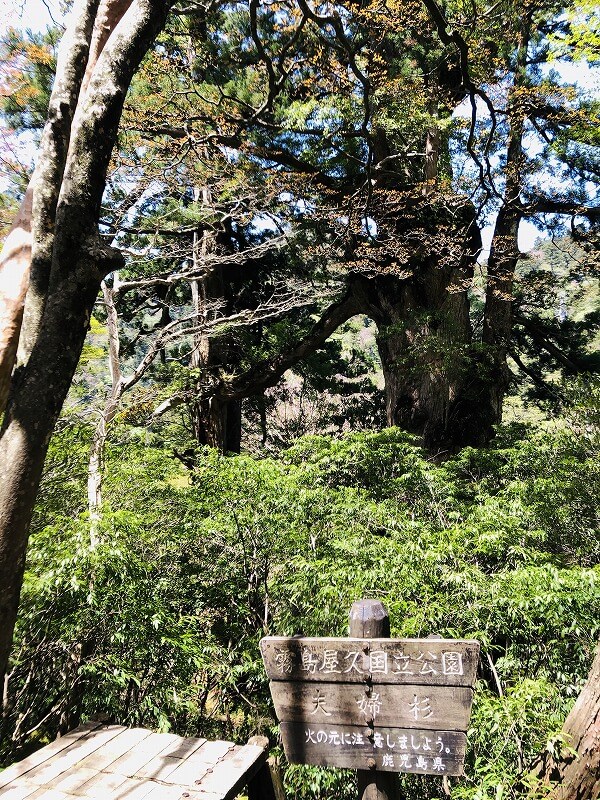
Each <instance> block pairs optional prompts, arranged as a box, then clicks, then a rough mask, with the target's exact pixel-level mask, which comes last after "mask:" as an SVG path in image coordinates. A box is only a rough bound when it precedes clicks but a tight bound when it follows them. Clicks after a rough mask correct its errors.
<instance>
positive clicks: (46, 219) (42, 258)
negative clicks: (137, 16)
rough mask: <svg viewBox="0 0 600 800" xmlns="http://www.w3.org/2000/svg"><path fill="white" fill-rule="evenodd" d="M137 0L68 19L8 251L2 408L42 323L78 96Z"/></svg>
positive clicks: (1, 259) (84, 10)
mask: <svg viewBox="0 0 600 800" xmlns="http://www.w3.org/2000/svg"><path fill="white" fill-rule="evenodd" d="M131 1H132V0H102V2H101V3H100V8H99V9H98V0H78V2H75V4H74V6H73V9H72V12H71V14H70V16H69V19H68V22H67V28H66V31H65V36H64V37H63V41H62V44H61V48H60V51H59V60H58V63H57V68H56V77H55V80H54V85H53V90H52V94H51V98H50V104H49V111H48V122H47V124H46V126H45V129H44V132H43V134H42V142H41V146H40V154H39V156H38V168H37V169H36V170H35V172H34V174H33V176H32V178H31V180H30V182H29V186H28V187H27V191H26V193H25V197H24V198H23V201H22V203H21V207H20V209H19V212H18V214H17V217H16V218H15V221H14V223H13V225H12V227H11V230H10V232H9V234H8V237H7V239H6V241H5V243H4V246H3V248H2V253H1V254H0V413H2V411H3V410H4V408H5V406H6V402H7V399H8V392H9V387H10V380H11V375H12V371H13V368H14V365H15V361H16V360H17V354H18V358H19V361H20V362H21V363H23V364H24V363H26V361H27V359H28V357H29V354H30V352H31V349H32V347H33V343H34V342H35V338H36V336H37V331H38V329H39V324H40V320H41V314H42V312H43V308H44V303H45V293H46V290H47V286H48V280H49V275H50V267H51V265H50V259H51V248H52V230H53V225H54V215H55V212H56V205H57V202H58V194H59V191H60V187H61V176H62V170H63V169H64V166H65V163H66V156H67V149H68V146H69V139H70V133H71V125H72V123H73V114H74V111H75V109H76V107H77V103H78V97H79V94H80V93H81V92H83V91H85V89H86V88H87V84H88V83H89V80H90V78H91V76H92V72H93V69H94V67H95V65H96V63H97V61H98V58H99V56H100V54H101V52H102V50H103V48H104V46H105V44H106V42H107V41H108V39H109V37H110V34H111V33H112V31H113V30H114V29H115V27H116V25H117V24H118V22H120V20H121V19H122V17H123V15H124V13H125V11H126V10H127V9H128V8H129V6H130V5H131ZM96 12H97V13H96ZM92 26H93V33H92ZM90 37H91V46H90ZM88 53H89V58H88ZM34 187H35V197H36V201H35V202H36V207H35V210H34V208H33V202H32V201H33V198H34ZM34 216H35V219H36V222H35V223H34V224H33V227H34V228H35V229H34V230H33V231H32V217H34ZM34 239H35V246H34V247H33V253H32V242H33V240H34ZM32 257H33V261H34V263H33V265H32ZM30 274H31V277H30ZM30 286H31V290H30V291H28V289H29V288H30ZM25 306H26V309H25Z"/></svg>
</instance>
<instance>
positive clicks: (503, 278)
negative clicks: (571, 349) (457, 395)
mask: <svg viewBox="0 0 600 800" xmlns="http://www.w3.org/2000/svg"><path fill="white" fill-rule="evenodd" d="M530 14H531V12H528V13H525V14H524V15H523V19H522V25H521V29H520V31H519V40H518V43H517V45H518V46H517V56H516V68H515V77H514V82H513V86H512V89H511V91H510V92H509V96H508V101H507V102H508V115H507V120H508V126H509V131H508V138H507V145H506V169H505V176H506V185H505V189H504V196H503V198H502V205H501V207H500V211H499V212H498V217H497V218H496V224H495V226H494V233H493V236H492V245H491V248H490V257H489V259H488V267H487V285H486V295H485V309H484V319H483V333H482V342H483V344H484V345H485V347H486V363H485V366H484V369H483V373H484V374H483V384H484V385H482V388H483V391H482V404H483V405H482V408H483V407H484V406H485V407H486V413H487V415H488V416H489V418H490V419H491V420H492V422H493V423H494V424H496V423H499V422H501V421H502V404H503V401H504V396H505V395H506V391H507V389H508V383H509V378H510V372H509V369H508V365H507V361H506V360H507V356H508V351H509V347H510V339H511V333H512V304H513V289H514V279H515V272H516V268H517V262H518V260H519V245H518V236H519V224H520V222H521V219H522V216H523V212H522V207H521V190H522V168H523V164H522V162H523V136H524V133H525V119H526V113H525V111H524V109H523V104H522V103H523V101H522V99H521V94H522V90H523V88H524V86H525V85H526V83H527V75H526V69H527V51H528V48H529V40H530V35H531V18H530Z"/></svg>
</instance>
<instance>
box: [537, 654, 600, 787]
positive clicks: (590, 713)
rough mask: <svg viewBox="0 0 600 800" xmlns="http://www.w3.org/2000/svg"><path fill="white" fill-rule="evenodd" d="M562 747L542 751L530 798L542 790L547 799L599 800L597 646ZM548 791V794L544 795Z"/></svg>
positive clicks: (599, 669) (599, 670) (599, 674)
mask: <svg viewBox="0 0 600 800" xmlns="http://www.w3.org/2000/svg"><path fill="white" fill-rule="evenodd" d="M562 739H563V742H564V745H562V746H561V745H560V744H558V746H557V751H558V752H555V753H554V754H551V753H549V752H547V751H546V752H544V754H543V755H542V756H541V757H540V759H539V760H538V762H537V763H536V764H535V766H534V768H533V771H532V773H531V775H530V779H531V781H532V783H533V787H534V788H533V791H532V795H533V793H534V792H535V793H536V794H537V793H538V792H539V788H540V784H541V785H542V786H543V787H544V789H545V791H544V797H547V798H549V800H597V798H598V797H600V645H599V646H598V648H597V650H596V657H595V658H594V662H593V664H592V668H591V670H590V674H589V676H588V679H587V683H586V684H585V686H584V687H583V689H582V691H581V694H580V695H579V697H578V698H577V701H576V702H575V705H574V706H573V708H572V710H571V713H570V714H569V715H568V717H567V719H566V720H565V724H564V726H563V729H562ZM546 792H548V793H546Z"/></svg>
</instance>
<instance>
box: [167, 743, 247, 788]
mask: <svg viewBox="0 0 600 800" xmlns="http://www.w3.org/2000/svg"><path fill="white" fill-rule="evenodd" d="M234 747H235V745H234V744H233V742H221V741H217V742H206V743H205V744H203V745H202V746H201V747H200V748H199V749H198V750H196V751H195V752H194V753H192V754H191V756H189V758H186V759H185V761H183V762H182V763H181V766H179V767H177V769H176V770H174V771H173V772H171V773H170V774H169V775H168V776H167V777H165V778H164V779H163V780H164V782H165V783H168V784H178V785H179V786H189V787H192V788H195V787H196V786H197V785H198V784H199V783H200V782H201V781H202V779H203V777H204V775H206V773H207V772H208V771H209V770H211V769H212V768H213V767H214V766H215V764H216V763H217V762H218V761H219V760H220V759H221V758H223V757H224V756H225V755H226V754H227V753H228V752H229V751H230V750H232V749H233V748H234Z"/></svg>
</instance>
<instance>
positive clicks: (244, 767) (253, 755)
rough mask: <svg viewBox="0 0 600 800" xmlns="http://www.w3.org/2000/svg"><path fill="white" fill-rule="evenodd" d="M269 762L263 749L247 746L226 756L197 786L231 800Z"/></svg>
mask: <svg viewBox="0 0 600 800" xmlns="http://www.w3.org/2000/svg"><path fill="white" fill-rule="evenodd" d="M266 760H267V753H266V751H265V749H264V748H263V747H258V746H257V745H253V744H246V745H243V746H242V747H236V748H234V749H233V750H231V751H230V752H228V753H227V754H226V756H225V757H224V758H223V759H221V760H220V761H219V762H218V763H217V764H215V766H214V767H213V769H212V770H211V771H210V772H208V773H207V774H206V775H205V776H204V777H203V778H202V780H201V781H200V783H199V784H197V786H198V789H199V790H201V791H203V792H208V793H211V792H213V793H214V794H218V795H219V797H221V798H222V800H231V798H234V797H236V796H237V795H238V794H239V792H240V790H241V789H243V787H244V786H245V785H246V784H247V783H248V781H249V780H250V778H252V776H253V775H254V774H255V773H256V772H257V771H258V770H259V769H260V767H261V766H262V765H263V764H264V763H265V761H266Z"/></svg>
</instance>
